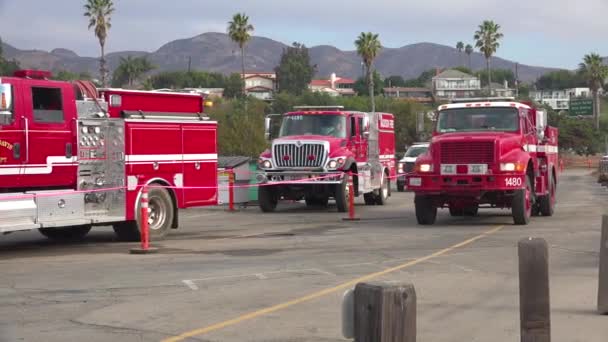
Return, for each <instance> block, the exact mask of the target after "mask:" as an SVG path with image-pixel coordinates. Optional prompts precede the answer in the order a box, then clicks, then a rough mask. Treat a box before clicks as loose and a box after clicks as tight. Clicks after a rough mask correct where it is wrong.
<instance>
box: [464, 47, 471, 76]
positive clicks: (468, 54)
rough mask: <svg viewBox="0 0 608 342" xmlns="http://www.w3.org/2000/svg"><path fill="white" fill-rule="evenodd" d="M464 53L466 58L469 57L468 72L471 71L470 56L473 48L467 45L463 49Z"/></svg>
mask: <svg viewBox="0 0 608 342" xmlns="http://www.w3.org/2000/svg"><path fill="white" fill-rule="evenodd" d="M464 53H466V54H467V56H469V70H473V69H472V68H471V54H472V53H473V46H471V44H467V46H465V48H464Z"/></svg>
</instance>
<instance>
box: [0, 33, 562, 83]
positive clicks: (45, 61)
mask: <svg viewBox="0 0 608 342" xmlns="http://www.w3.org/2000/svg"><path fill="white" fill-rule="evenodd" d="M285 47H286V45H285V44H283V43H281V42H278V41H275V40H272V39H268V38H264V37H253V38H252V40H251V41H250V42H249V44H248V45H247V51H246V54H247V58H246V63H245V67H246V69H247V70H250V71H270V70H273V69H274V67H275V66H276V65H277V63H278V62H279V58H280V56H281V52H282V50H283V49H284V48H285ZM3 48H4V54H5V57H7V58H15V59H17V60H18V61H20V62H21V64H22V65H23V66H24V67H27V68H40V69H50V70H55V71H56V70H62V69H65V70H69V71H73V72H81V71H88V72H91V73H92V74H95V73H96V71H97V68H98V62H97V59H95V58H91V57H81V56H78V55H77V54H76V53H75V52H73V51H70V50H68V49H65V48H57V49H54V50H52V51H50V52H47V51H40V50H20V49H18V48H15V47H13V46H11V45H9V44H6V43H5V44H4V46H3ZM129 55H131V56H148V58H149V60H150V61H152V62H153V63H154V64H156V65H157V66H158V68H157V69H156V71H167V70H185V69H186V68H187V67H188V61H189V59H191V63H192V68H193V69H200V70H208V71H215V72H221V73H230V72H238V71H239V70H240V65H241V64H240V54H239V50H238V48H237V47H236V46H235V44H234V43H232V42H231V41H230V39H229V38H228V36H227V35H226V34H224V33H204V34H201V35H198V36H195V37H192V38H186V39H178V40H174V41H171V42H168V43H166V44H165V45H163V46H161V47H160V48H159V49H158V50H156V51H154V52H145V51H120V52H114V53H110V54H108V55H107V59H108V64H109V66H110V68H111V69H113V68H115V67H116V66H118V64H119V63H120V57H126V56H129ZM310 55H311V59H312V63H313V64H316V65H317V74H318V75H319V76H326V75H329V74H331V73H332V72H335V73H337V74H338V75H340V76H345V77H351V78H356V77H359V76H360V75H361V59H360V58H359V57H358V56H357V54H356V52H355V51H342V50H340V49H337V48H335V47H333V46H328V45H320V46H314V47H311V48H310ZM458 65H468V57H467V56H466V54H464V53H459V52H458V51H457V50H456V49H454V48H452V47H449V46H445V45H439V44H434V43H417V44H411V45H406V46H403V47H401V48H385V49H383V50H382V52H381V53H380V55H379V56H378V59H377V61H376V68H377V69H378V71H379V72H380V73H381V74H382V75H383V76H389V75H401V76H403V77H405V78H414V77H417V76H418V75H419V74H420V73H421V72H423V71H425V70H428V69H432V68H438V67H439V68H445V67H454V66H458ZM471 65H472V68H473V69H481V68H484V67H485V59H484V58H483V56H482V55H481V54H479V53H473V54H472V55H471ZM492 67H495V68H505V69H507V68H508V69H512V70H515V63H514V62H512V61H508V60H505V59H502V58H499V57H494V58H492ZM551 70H554V69H550V68H544V67H537V66H528V65H519V78H520V79H521V80H522V81H533V80H535V79H536V78H538V77H539V76H540V75H542V74H544V73H546V72H549V71H551Z"/></svg>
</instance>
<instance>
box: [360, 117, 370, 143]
mask: <svg viewBox="0 0 608 342" xmlns="http://www.w3.org/2000/svg"><path fill="white" fill-rule="evenodd" d="M359 129H360V130H361V134H362V135H363V137H364V138H365V139H367V138H369V118H368V117H367V116H365V117H363V127H360V128H359Z"/></svg>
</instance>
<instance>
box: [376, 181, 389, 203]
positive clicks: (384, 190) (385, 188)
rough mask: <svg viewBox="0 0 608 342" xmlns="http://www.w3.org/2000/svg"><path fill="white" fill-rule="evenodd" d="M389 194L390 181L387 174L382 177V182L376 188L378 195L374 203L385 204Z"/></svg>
mask: <svg viewBox="0 0 608 342" xmlns="http://www.w3.org/2000/svg"><path fill="white" fill-rule="evenodd" d="M390 195H391V181H390V180H389V179H388V176H387V175H384V177H382V184H381V185H380V189H378V195H377V196H376V204H377V205H385V204H386V202H388V198H389V196H390Z"/></svg>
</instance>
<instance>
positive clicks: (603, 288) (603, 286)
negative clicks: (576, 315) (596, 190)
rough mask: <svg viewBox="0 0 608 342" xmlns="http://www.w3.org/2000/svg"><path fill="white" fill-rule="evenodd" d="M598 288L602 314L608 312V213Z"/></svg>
mask: <svg viewBox="0 0 608 342" xmlns="http://www.w3.org/2000/svg"><path fill="white" fill-rule="evenodd" d="M597 289H598V290H597V310H598V311H599V312H600V313H601V314H608V215H603V216H602V238H601V240H600V270H599V285H598V288H597Z"/></svg>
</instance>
